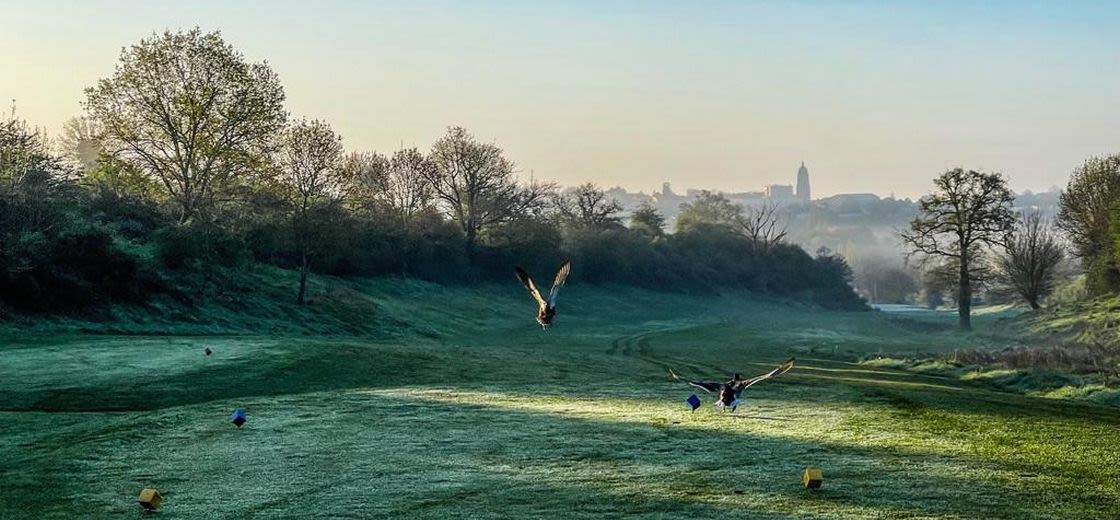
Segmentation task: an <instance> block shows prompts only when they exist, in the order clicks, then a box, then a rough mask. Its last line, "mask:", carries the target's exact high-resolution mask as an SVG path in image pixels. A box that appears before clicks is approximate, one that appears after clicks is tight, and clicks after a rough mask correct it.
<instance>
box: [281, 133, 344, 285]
mask: <svg viewBox="0 0 1120 520" xmlns="http://www.w3.org/2000/svg"><path fill="white" fill-rule="evenodd" d="M341 159H342V138H341V137H340V136H339V135H338V134H335V133H334V130H331V127H330V125H328V124H326V123H324V122H322V121H318V120H313V121H307V120H300V121H297V122H295V123H294V124H292V125H291V127H290V128H288V129H287V130H286V131H285V132H284V137H283V141H282V146H281V148H280V151H279V153H278V154H277V157H276V165H277V167H278V169H279V176H278V178H279V179H280V181H281V182H282V184H283V185H284V186H285V188H287V190H288V192H289V193H290V196H291V198H292V203H293V212H292V214H293V231H294V237H295V244H296V248H297V250H298V252H299V257H300V265H299V293H298V295H297V297H296V302H297V303H299V304H303V303H304V301H305V294H306V292H307V276H308V274H309V273H310V272H311V260H312V257H313V255H314V252H315V239H316V235H317V234H318V230H317V229H316V227H317V226H316V225H317V224H319V223H320V222H319V221H318V220H317V219H316V217H317V216H318V214H317V213H316V210H318V209H321V208H320V207H319V206H320V205H323V204H332V203H334V202H336V201H338V200H341V198H342V194H343V193H342V190H343V186H344V183H343V181H344V179H343V175H342V169H341V168H340V166H341V164H340V163H341ZM328 225H329V224H328Z"/></svg>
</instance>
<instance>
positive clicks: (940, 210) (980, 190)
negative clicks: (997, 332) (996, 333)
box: [901, 168, 1015, 330]
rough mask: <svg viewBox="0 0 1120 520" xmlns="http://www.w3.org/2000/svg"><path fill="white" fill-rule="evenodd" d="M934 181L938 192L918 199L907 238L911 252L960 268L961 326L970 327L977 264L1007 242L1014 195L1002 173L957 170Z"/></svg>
mask: <svg viewBox="0 0 1120 520" xmlns="http://www.w3.org/2000/svg"><path fill="white" fill-rule="evenodd" d="M933 183H934V186H935V188H936V189H935V191H934V192H933V193H931V194H929V195H927V196H925V197H923V198H922V199H921V201H919V203H918V216H917V217H916V218H915V219H914V220H913V221H912V222H911V223H910V230H909V231H905V232H903V233H902V235H901V236H902V240H903V242H904V243H905V244H906V245H907V246H908V247H909V248H910V252H911V254H918V255H922V256H923V257H924V259H933V260H935V261H939V262H945V261H947V262H950V263H952V264H953V265H955V266H956V268H957V269H956V272H957V281H958V283H957V312H958V316H959V319H960V327H961V329H964V330H971V329H972V289H973V281H974V280H975V278H976V274H975V266H977V265H980V264H981V263H982V262H983V260H982V255H983V254H984V252H985V249H986V248H989V247H991V246H995V245H1001V244H1003V243H1004V240H1005V239H1006V237H1007V234H1008V232H1009V231H1010V230H1011V228H1012V226H1013V225H1014V222H1015V215H1014V213H1012V211H1011V203H1012V201H1013V200H1014V197H1013V196H1012V194H1011V190H1010V189H1008V187H1007V181H1006V180H1004V178H1003V176H1002V175H1000V174H998V173H985V172H978V171H974V170H964V169H961V168H955V169H952V170H949V171H947V172H945V173H943V174H941V175H940V176H938V177H937V178H936V179H934V181H933Z"/></svg>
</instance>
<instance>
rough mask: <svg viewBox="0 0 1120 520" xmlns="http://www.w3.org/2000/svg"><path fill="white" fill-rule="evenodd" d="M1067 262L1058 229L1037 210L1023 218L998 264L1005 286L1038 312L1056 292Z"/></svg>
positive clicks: (1021, 217)
mask: <svg viewBox="0 0 1120 520" xmlns="http://www.w3.org/2000/svg"><path fill="white" fill-rule="evenodd" d="M1064 259H1065V251H1064V250H1063V248H1062V243H1061V239H1060V238H1059V237H1058V235H1057V233H1055V232H1054V228H1053V227H1052V226H1051V224H1050V222H1049V221H1047V220H1046V219H1044V218H1042V215H1041V214H1040V213H1039V212H1037V211H1033V212H1030V213H1025V214H1022V215H1020V217H1019V219H1018V222H1017V224H1016V226H1015V229H1014V231H1013V232H1012V233H1011V236H1010V237H1009V238H1008V240H1007V244H1006V246H1005V248H1004V252H1003V254H1002V255H1000V256H999V257H998V258H997V259H996V262H997V265H998V267H999V273H1000V280H1001V281H1002V282H1003V284H1004V285H1006V286H1008V287H1009V288H1011V289H1013V290H1014V291H1015V292H1016V293H1018V294H1019V296H1022V297H1023V299H1024V300H1026V301H1027V303H1028V304H1029V305H1030V306H1031V308H1032V309H1035V310H1038V309H1040V308H1041V305H1040V304H1039V302H1040V301H1042V299H1043V298H1045V297H1046V296H1047V295H1049V294H1050V292H1052V291H1053V290H1054V285H1055V283H1056V281H1057V278H1058V266H1059V265H1060V264H1061V263H1062V260H1064Z"/></svg>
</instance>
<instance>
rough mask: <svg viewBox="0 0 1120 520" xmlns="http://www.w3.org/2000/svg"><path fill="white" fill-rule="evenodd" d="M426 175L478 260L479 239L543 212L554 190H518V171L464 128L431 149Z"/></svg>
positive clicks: (536, 185)
mask: <svg viewBox="0 0 1120 520" xmlns="http://www.w3.org/2000/svg"><path fill="white" fill-rule="evenodd" d="M431 160H432V163H433V164H434V165H435V168H432V169H431V170H429V171H428V180H429V182H430V185H431V188H432V192H433V193H434V194H435V196H436V198H437V199H439V200H440V201H441V202H442V203H443V205H444V209H445V210H446V211H447V214H448V216H449V217H451V219H453V220H454V221H455V222H456V223H458V224H459V227H460V228H461V229H462V231H463V234H464V235H465V237H466V243H467V255H468V256H469V257H471V258H473V257H474V251H475V249H476V247H477V245H478V240H479V235H480V234H481V233H483V232H484V231H485V230H486V229H487V228H489V227H491V226H494V225H496V224H500V223H503V222H508V221H510V220H512V219H514V218H516V217H518V216H521V215H523V214H525V213H530V212H533V211H537V210H539V208H540V207H541V206H542V205H543V204H544V202H545V200H546V197H547V196H548V195H549V194H550V193H551V192H552V191H553V189H554V188H555V186H554V185H552V184H539V183H530V184H529V185H526V186H522V185H519V184H518V183H517V181H516V179H514V166H513V162H512V161H510V160H509V159H507V158H506V157H505V155H503V152H502V149H501V148H499V147H497V146H496V145H493V144H488V143H482V142H479V141H478V140H477V139H475V137H474V136H473V135H471V134H470V132H468V131H467V130H466V129H464V128H462V127H457V126H456V127H451V128H449V129H448V130H447V134H446V135H444V136H443V137H441V138H440V139H439V140H437V141H436V142H435V144H433V145H432V151H431Z"/></svg>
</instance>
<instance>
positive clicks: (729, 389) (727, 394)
mask: <svg viewBox="0 0 1120 520" xmlns="http://www.w3.org/2000/svg"><path fill="white" fill-rule="evenodd" d="M793 359H794V358H789V359H788V360H786V362H785V363H782V364H781V365H779V366H778V368H775V369H774V370H771V371H769V372H767V373H765V374H762V375H760V376H755V377H752V378H750V379H743V376H742V374H738V373H736V374H735V375H733V376H732V377H731V379H729V380H727V381H724V382H722V383H720V382H714V381H685V380H684V379H681V378H680V376H678V375H677V373H676V372H673V369H671V368H670V369H669V375H670V376H673V379H676V380H677V381H684V382H685V383H688V384H690V385H692V386H695V387H696V388H699V389H701V390H703V391H705V392H708V393H712V392H716V393H717V394H718V397H717V398H716V403H715V405H716V406H717V407H719V408H731V411H732V412H734V411H735V409H736V408H738V407H739V396H740V395H741V394H742V393H743V390H746V389H748V388H750V387H751V386H753V385H754V384H755V383H757V382H759V381H763V380H765V379H770V378H771V377H774V376H776V375H778V374H784V373H786V372H788V371H789V369H791V368H793Z"/></svg>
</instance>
